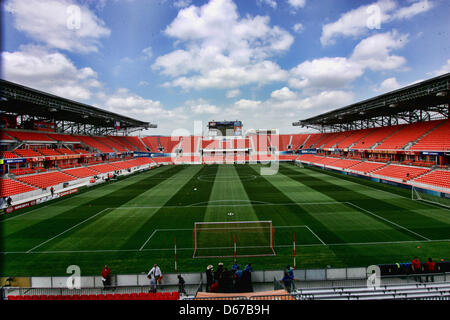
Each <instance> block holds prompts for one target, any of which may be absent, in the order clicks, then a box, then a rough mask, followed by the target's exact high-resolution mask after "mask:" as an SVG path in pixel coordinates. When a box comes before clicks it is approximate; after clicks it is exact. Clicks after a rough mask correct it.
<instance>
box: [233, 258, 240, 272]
mask: <svg viewBox="0 0 450 320" xmlns="http://www.w3.org/2000/svg"><path fill="white" fill-rule="evenodd" d="M237 269H239V264H238V263H237V261H235V262H234V264H233V265H232V266H231V271H233V273H234V272H236V270H237Z"/></svg>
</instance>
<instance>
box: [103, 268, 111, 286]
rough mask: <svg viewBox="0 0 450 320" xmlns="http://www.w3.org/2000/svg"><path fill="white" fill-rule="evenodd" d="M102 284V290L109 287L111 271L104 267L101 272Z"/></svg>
mask: <svg viewBox="0 0 450 320" xmlns="http://www.w3.org/2000/svg"><path fill="white" fill-rule="evenodd" d="M102 282H103V288H104V289H109V287H110V286H111V269H110V268H109V267H108V266H107V265H105V267H104V268H103V270H102Z"/></svg>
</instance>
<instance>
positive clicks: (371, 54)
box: [351, 30, 408, 71]
mask: <svg viewBox="0 0 450 320" xmlns="http://www.w3.org/2000/svg"><path fill="white" fill-rule="evenodd" d="M407 42H408V35H403V34H399V33H398V32H397V31H395V30H394V31H392V32H387V33H379V34H376V35H373V36H371V37H369V38H366V39H364V40H362V41H361V42H360V43H359V44H358V45H357V46H356V47H355V49H354V50H353V54H352V56H351V59H352V60H353V61H355V62H357V63H359V64H360V65H362V66H363V67H366V68H369V69H371V70H374V71H378V70H392V69H397V68H399V67H400V66H402V65H404V64H405V63H406V59H405V58H404V57H400V56H395V55H391V54H390V52H391V51H392V50H395V49H400V48H402V47H403V46H404V45H405V44H406V43H407Z"/></svg>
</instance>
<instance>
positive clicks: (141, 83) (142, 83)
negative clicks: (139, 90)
mask: <svg viewBox="0 0 450 320" xmlns="http://www.w3.org/2000/svg"><path fill="white" fill-rule="evenodd" d="M149 84H150V83H148V82H147V81H144V80H142V81H139V84H138V86H139V87H146V86H148V85H149Z"/></svg>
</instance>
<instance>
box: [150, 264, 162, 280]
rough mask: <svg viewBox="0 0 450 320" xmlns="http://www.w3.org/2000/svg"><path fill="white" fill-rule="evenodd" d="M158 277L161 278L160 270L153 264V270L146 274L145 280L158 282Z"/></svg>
mask: <svg viewBox="0 0 450 320" xmlns="http://www.w3.org/2000/svg"><path fill="white" fill-rule="evenodd" d="M160 277H161V269H160V268H159V267H158V265H157V264H156V263H155V264H154V265H153V268H152V269H151V270H150V271H149V272H148V274H147V278H149V279H152V278H154V279H155V281H158V280H159V278H160Z"/></svg>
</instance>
